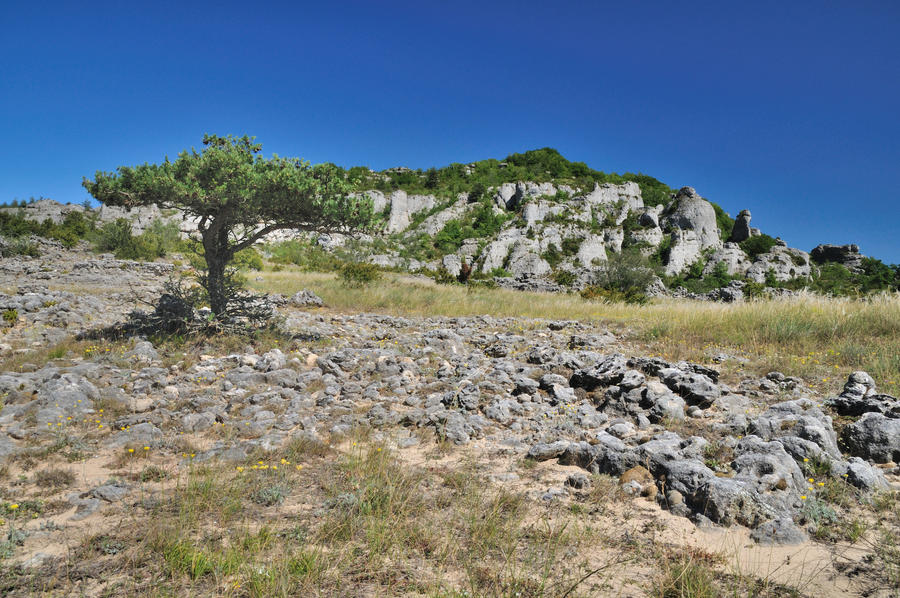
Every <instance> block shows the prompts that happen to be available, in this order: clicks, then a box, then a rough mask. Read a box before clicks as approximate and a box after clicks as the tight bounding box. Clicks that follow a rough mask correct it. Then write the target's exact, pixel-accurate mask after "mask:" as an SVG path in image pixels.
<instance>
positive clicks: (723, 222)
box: [710, 202, 734, 241]
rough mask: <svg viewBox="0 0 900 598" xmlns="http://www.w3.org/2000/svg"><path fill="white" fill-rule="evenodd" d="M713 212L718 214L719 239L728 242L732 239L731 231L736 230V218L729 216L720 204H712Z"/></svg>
mask: <svg viewBox="0 0 900 598" xmlns="http://www.w3.org/2000/svg"><path fill="white" fill-rule="evenodd" d="M710 203H711V204H712V207H713V210H715V212H716V226H718V228H719V237H721V239H722V240H723V241H727V240H728V238H729V237H731V231H732V230H734V218H732V217H731V216H729V215H728V213H727V212H725V210H723V209H722V207H721V206H720V205H719V204H716V203H713V202H710Z"/></svg>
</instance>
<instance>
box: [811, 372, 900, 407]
mask: <svg viewBox="0 0 900 598" xmlns="http://www.w3.org/2000/svg"><path fill="white" fill-rule="evenodd" d="M825 404H826V405H828V406H829V407H831V408H832V409H834V410H835V411H836V412H837V413H838V415H849V416H858V415H862V414H863V413H869V412H875V413H881V414H883V415H886V416H887V417H892V418H900V400H898V399H897V398H896V397H892V396H890V395H885V394H878V393H877V392H876V389H875V380H873V379H872V377H871V376H870V375H869V374H867V373H866V372H862V371H857V372H853V373H851V374H850V376H849V378H848V379H847V383H846V384H844V390H843V391H842V392H841V394H840V395H839V396H837V397H829V398H828V399H826V400H825Z"/></svg>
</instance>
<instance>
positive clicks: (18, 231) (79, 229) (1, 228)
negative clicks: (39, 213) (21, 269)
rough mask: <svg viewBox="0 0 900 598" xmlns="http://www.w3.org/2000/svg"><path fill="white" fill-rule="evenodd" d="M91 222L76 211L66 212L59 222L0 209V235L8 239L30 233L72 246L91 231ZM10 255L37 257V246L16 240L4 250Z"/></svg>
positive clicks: (92, 228)
mask: <svg viewBox="0 0 900 598" xmlns="http://www.w3.org/2000/svg"><path fill="white" fill-rule="evenodd" d="M93 230H94V226H93V223H92V222H91V221H90V220H88V219H87V218H85V217H84V214H83V213H81V212H78V211H72V212H69V213H68V214H66V216H65V217H64V218H63V221H62V222H60V223H59V224H56V223H54V222H53V221H52V220H50V219H49V218H48V219H46V220H44V221H43V222H37V221H34V220H28V219H26V218H25V217H24V216H23V215H22V214H20V213H17V212H11V211H0V235H2V236H4V237H6V238H8V239H22V238H24V237H28V236H30V235H35V236H38V237H43V238H45V239H53V240H56V241H59V242H60V243H62V244H63V246H65V247H74V246H75V244H76V243H77V242H78V241H79V239H84V238H86V237H88V236H90V234H91V233H92V232H93ZM6 251H7V252H8V253H9V254H10V255H32V256H34V257H37V255H36V254H37V248H36V247H35V246H34V245H33V244H28V243H22V242H18V243H17V244H13V246H12V247H11V248H10V249H7V250H6Z"/></svg>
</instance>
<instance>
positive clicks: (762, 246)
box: [740, 234, 775, 261]
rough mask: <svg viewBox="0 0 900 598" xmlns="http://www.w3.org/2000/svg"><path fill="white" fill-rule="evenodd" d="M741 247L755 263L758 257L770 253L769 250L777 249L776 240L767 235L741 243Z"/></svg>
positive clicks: (757, 236)
mask: <svg viewBox="0 0 900 598" xmlns="http://www.w3.org/2000/svg"><path fill="white" fill-rule="evenodd" d="M740 246H741V249H743V250H744V253H746V254H747V255H748V256H750V260H751V261H753V260H754V259H756V256H758V255H762V254H764V253H769V250H771V249H772V248H773V247H775V239H773V238H772V237H770V236H769V235H765V234H763V235H756V236H755V237H750V238H749V239H746V240H744V241H741V242H740Z"/></svg>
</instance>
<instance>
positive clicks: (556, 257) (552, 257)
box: [541, 243, 564, 268]
mask: <svg viewBox="0 0 900 598" xmlns="http://www.w3.org/2000/svg"><path fill="white" fill-rule="evenodd" d="M541 257H542V258H544V260H546V262H547V263H548V264H550V267H551V268H556V266H558V265H559V263H560V262H561V261H563V257H564V256H563V253H562V251H560V250H559V247H557V246H556V245H555V244H554V243H550V245H548V246H547V250H546V251H544V252H543V253H542V254H541Z"/></svg>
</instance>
